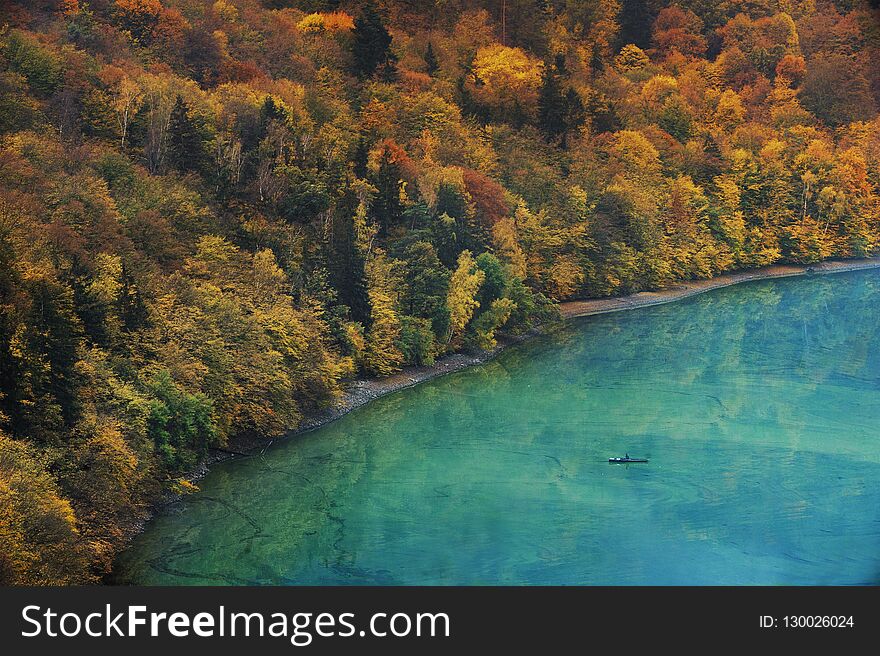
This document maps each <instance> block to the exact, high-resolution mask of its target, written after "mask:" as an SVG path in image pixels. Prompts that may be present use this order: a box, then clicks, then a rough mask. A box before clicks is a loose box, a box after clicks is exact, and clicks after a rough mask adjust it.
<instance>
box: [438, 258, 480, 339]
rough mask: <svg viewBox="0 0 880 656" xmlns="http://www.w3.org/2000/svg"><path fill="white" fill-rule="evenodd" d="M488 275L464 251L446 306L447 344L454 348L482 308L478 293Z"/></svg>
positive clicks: (450, 284) (451, 280)
mask: <svg viewBox="0 0 880 656" xmlns="http://www.w3.org/2000/svg"><path fill="white" fill-rule="evenodd" d="M485 278H486V274H485V273H484V272H483V270H482V269H480V268H479V267H478V266H477V263H476V261H475V260H474V257H473V255H472V254H471V252H470V251H462V252H461V254H460V255H459V256H458V266H457V267H456V269H455V272H454V273H453V274H452V278H450V280H449V293H448V294H447V296H446V304H447V305H448V306H449V337H448V339H447V342H448V343H449V344H450V345H451V346H452V347H453V348H454V347H456V346H457V345H459V343H460V342H461V338H462V336H463V335H464V330H465V328H466V327H467V324H468V322H469V321H470V320H471V317H473V316H474V311H475V310H476V309H477V308H478V307H480V302H479V301H478V300H477V299H476V296H477V292H479V291H480V285H482V284H483V280H484V279H485Z"/></svg>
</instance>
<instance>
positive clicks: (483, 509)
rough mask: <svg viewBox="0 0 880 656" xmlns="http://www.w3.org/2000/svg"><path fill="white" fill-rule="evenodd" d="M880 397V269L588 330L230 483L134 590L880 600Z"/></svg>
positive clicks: (329, 429) (173, 518) (711, 300)
mask: <svg viewBox="0 0 880 656" xmlns="http://www.w3.org/2000/svg"><path fill="white" fill-rule="evenodd" d="M878 392H880V272H878V271H860V272H850V273H840V274H835V275H831V276H810V277H801V278H789V279H783V280H773V281H761V282H752V283H745V284H741V285H737V286H734V287H729V288H725V289H721V290H715V291H712V292H709V293H707V294H703V295H700V296H696V297H692V298H689V299H686V300H683V301H679V302H676V303H671V304H668V305H662V306H655V307H649V308H642V309H638V310H633V311H629V312H623V313H616V314H608V315H600V316H594V317H586V318H583V319H580V320H577V321H574V322H571V323H570V324H568V325H567V326H566V327H565V328H564V329H561V330H559V331H558V332H556V333H554V334H552V335H548V336H543V337H540V338H537V339H534V340H531V341H529V342H528V343H526V344H523V345H521V346H519V347H516V348H513V349H510V350H508V351H506V352H505V353H503V354H501V356H499V357H498V358H497V359H496V360H494V361H492V362H490V363H488V364H486V365H484V366H481V367H477V368H472V369H468V370H466V371H462V372H459V373H456V374H453V375H449V376H445V377H443V378H439V379H436V380H433V381H430V382H427V383H425V384H422V385H419V386H417V387H415V388H411V389H408V390H403V391H401V392H398V393H395V394H393V395H390V396H387V397H384V398H382V399H379V400H377V401H375V402H373V403H371V404H369V405H368V406H365V407H363V408H361V409H359V410H357V411H355V412H352V413H351V414H349V415H347V416H346V417H344V418H342V419H340V420H338V421H336V422H334V423H332V424H329V425H327V426H325V427H322V428H320V429H318V430H315V431H312V432H310V433H307V434H305V435H301V436H298V437H295V438H293V439H290V440H287V441H284V442H282V443H280V444H276V445H275V446H273V447H272V448H271V449H268V450H267V451H265V453H264V454H263V455H260V456H255V457H250V458H246V459H239V460H235V461H231V462H227V463H223V464H219V465H216V466H214V467H213V469H212V471H211V473H210V474H209V475H208V476H207V477H206V478H205V479H204V480H202V481H201V482H200V483H199V485H200V487H201V492H200V493H198V494H195V495H193V496H191V497H189V498H188V499H187V500H186V501H185V502H184V503H182V504H178V505H177V506H176V507H175V508H174V509H173V510H172V511H170V512H167V513H165V514H163V515H161V516H159V517H158V518H157V519H156V520H155V521H153V522H152V523H151V524H150V525H149V527H148V528H147V530H146V531H145V532H144V533H143V534H142V535H141V536H139V537H138V539H137V540H136V541H135V543H134V545H133V546H132V547H131V548H130V549H129V550H128V551H126V552H125V553H123V554H122V556H121V557H120V560H119V563H118V567H117V572H118V580H119V581H120V582H134V583H139V584H227V583H229V584H573V585H582V584H612V585H615V584H661V585H662V584H866V583H874V584H876V583H880V439H878V429H877V427H878V425H880V393H878ZM625 452H629V454H630V455H633V456H635V455H638V456H643V457H647V458H649V459H650V462H649V463H648V464H646V465H610V464H609V463H608V462H607V459H608V457H609V456H616V455H623V453H625Z"/></svg>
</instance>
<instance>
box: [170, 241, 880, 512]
mask: <svg viewBox="0 0 880 656" xmlns="http://www.w3.org/2000/svg"><path fill="white" fill-rule="evenodd" d="M877 268H880V256H876V257H871V258H864V259H857V260H826V261H824V262H819V263H816V264H812V265H806V264H778V265H772V266H768V267H762V268H759V269H746V270H742V271H735V272H733V273H726V274H722V275H720V276H716V277H714V278H706V279H702V280H690V281H686V282H681V283H678V284H676V285H675V286H673V287H669V288H667V289H662V290H658V291H651V292H636V293H634V294H628V295H626V296H614V297H607V298H591V299H583V300H575V301H564V302H562V303H560V304H559V311H560V315H561V320H562V321H567V320H569V319H576V318H578V317H587V316H592V315H596V314H607V313H610V312H623V311H625V310H635V309H637V308H641V307H649V306H652V305H661V304H664V303H671V302H673V301H678V300H681V299H684V298H688V297H690V296H696V295H697V294H703V293H705V292H709V291H712V290H713V289H721V288H723V287H730V286H732V285H737V284H739V283H743V282H749V281H752V280H769V279H773V278H789V277H792V276H802V275H808V274H829V273H842V272H845V271H860V270H863V269H877ZM542 332H544V331H543V329H542V328H541V327H537V328H534V329H532V330H531V331H529V332H526V333H524V334H522V335H517V336H514V337H511V336H506V337H499V338H498V345H497V346H496V347H495V348H494V349H492V350H491V351H484V352H482V353H452V354H449V355H446V356H443V357H442V358H439V359H438V360H437V361H436V362H435V363H434V364H433V365H430V366H427V365H426V366H419V367H406V368H404V369H403V370H401V371H399V372H397V373H395V374H391V375H390V376H385V377H382V378H362V379H357V380H354V381H352V382H350V383H348V385H347V386H346V387H345V389H344V390H343V391H342V393H341V395H340V397H339V399H338V400H337V401H336V402H335V403H334V404H333V405H332V406H329V407H327V408H324V409H322V410H319V411H318V412H315V413H313V414H311V415H310V416H308V417H306V418H305V419H304V420H303V422H302V423H301V424H300V425H299V426H297V427H296V428H292V429H290V430H289V431H287V432H286V433H285V434H284V435H282V436H280V437H277V438H274V439H271V440H268V441H267V440H266V439H265V438H261V437H251V438H239V439H237V440H234V441H233V442H232V443H231V444H230V445H229V448H227V449H216V448H215V449H212V450H211V452H210V453H209V454H208V456H207V457H206V458H205V459H204V460H203V461H202V462H201V463H200V464H199V465H198V467H197V468H196V470H195V471H194V472H192V473H191V474H190V475H188V476H186V477H185V478H186V479H187V480H189V481H191V482H194V481H196V480H198V479H200V478H202V477H203V476H204V475H205V474H206V473H207V471H208V469H209V467H210V465H212V464H214V463H217V462H222V461H224V460H229V459H231V458H237V457H247V456H252V455H254V454H255V453H257V452H259V453H262V452H264V451H265V450H266V449H268V448H270V447H271V446H272V445H273V444H275V442H279V441H283V440H288V439H291V438H293V437H296V436H298V435H301V434H303V433H307V432H309V431H312V430H315V429H316V428H320V427H321V426H324V425H325V424H329V423H330V422H332V421H335V420H337V419H339V418H340V417H344V416H345V415H347V414H348V413H349V412H352V411H353V410H356V409H358V408H360V407H362V406H364V405H366V404H367V403H369V402H370V401H373V400H375V399H378V398H380V397H383V396H385V395H387V394H393V393H394V392H397V391H400V390H403V389H406V388H408V387H414V386H415V385H418V384H419V383H423V382H425V381H428V380H432V379H434V378H439V377H440V376H445V375H447V374H451V373H455V372H457V371H462V370H463V369H467V368H469V367H472V366H474V365H479V364H484V363H486V362H488V361H489V360H492V359H493V358H494V357H496V356H497V355H498V354H499V353H501V352H502V351H503V350H505V349H506V348H508V347H510V346H513V345H514V344H520V343H522V342H524V341H526V340H527V339H529V338H531V337H534V336H535V335H539V334H541V333H542ZM175 500H176V499H171V500H169V501H166V502H164V503H161V504H160V505H166V504H167V503H173V502H174V501H175Z"/></svg>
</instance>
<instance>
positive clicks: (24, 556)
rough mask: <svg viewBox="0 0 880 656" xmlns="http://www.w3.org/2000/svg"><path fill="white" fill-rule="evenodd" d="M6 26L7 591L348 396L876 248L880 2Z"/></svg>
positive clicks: (60, 567) (285, 11) (276, 13)
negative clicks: (468, 354) (652, 299)
mask: <svg viewBox="0 0 880 656" xmlns="http://www.w3.org/2000/svg"><path fill="white" fill-rule="evenodd" d="M0 7H2V9H0V11H2V15H0V583H2V584H17V585H26V584H75V583H90V582H98V581H101V580H102V578H103V577H105V576H106V575H107V574H108V572H109V571H110V569H111V566H112V563H113V559H114V556H115V554H116V553H117V552H118V550H119V549H120V548H121V547H122V546H124V544H125V543H126V541H127V540H128V539H129V538H130V537H131V535H132V534H133V532H135V531H136V530H137V529H138V526H139V525H140V523H141V521H142V520H143V519H144V518H146V517H147V516H148V514H149V512H150V508H151V507H152V505H153V504H154V503H155V502H156V501H157V500H159V499H161V498H163V496H167V495H168V494H175V493H186V492H187V491H188V489H190V488H191V487H192V484H191V483H189V482H188V481H187V478H186V475H187V474H189V473H190V472H192V471H193V469H194V468H195V467H196V466H197V465H198V464H199V462H200V461H201V460H202V459H203V458H204V457H205V455H206V454H207V453H208V452H209V451H210V450H212V449H218V448H222V449H228V448H231V446H232V445H234V444H236V441H237V440H242V439H245V438H250V439H253V438H255V437H259V438H265V439H268V438H272V437H277V436H280V435H282V434H283V433H285V432H286V431H288V430H290V429H292V428H296V427H297V426H299V425H300V424H301V423H302V422H303V420H304V419H305V418H307V417H308V416H309V415H310V413H314V412H315V411H316V410H317V409H320V408H322V407H326V406H327V405H328V404H330V403H332V402H333V400H334V399H335V398H336V397H337V396H338V395H339V393H340V390H342V389H343V388H344V386H345V384H346V381H350V380H352V379H355V378H358V377H365V376H366V377H373V376H384V375H388V374H392V373H394V372H397V371H400V370H401V369H402V368H403V367H406V366H410V365H431V364H433V363H434V362H435V360H437V359H438V358H440V357H441V356H443V355H445V354H449V353H453V352H459V351H483V350H489V349H492V348H493V347H495V345H496V344H497V342H498V340H499V338H500V337H502V336H513V335H518V334H523V333H526V332H528V331H530V330H532V329H534V328H535V327H536V326H538V325H540V324H542V323H547V322H550V321H553V320H554V319H555V318H556V317H557V316H558V310H557V305H558V303H559V302H562V301H566V300H571V299H577V298H588V297H602V296H614V295H623V294H628V293H633V292H636V291H640V290H653V289H662V288H664V287H668V286H669V285H671V284H674V283H675V282H676V281H681V280H687V279H694V278H708V277H712V276H715V275H717V274H719V273H722V272H725V271H731V270H738V269H746V268H754V267H761V266H766V265H770V264H773V263H779V262H793V263H814V262H818V261H820V260H823V259H826V258H856V257H865V256H869V255H872V254H874V253H875V252H876V250H877V249H878V247H880V119H878V118H877V108H878V102H880V67H878V66H877V61H880V20H878V16H880V10H878V8H877V3H876V2H873V1H870V0H721V1H719V2H709V1H707V0H678V1H677V2H675V3H671V2H665V1H664V0H583V1H578V0H434V1H427V2H418V1H416V0H362V1H352V2H345V1H338V0H216V1H214V0H89V1H86V0H33V1H28V2H24V1H21V2H14V1H12V0H5V1H2V2H0ZM291 493H292V494H295V493H296V491H295V490H292V491H291Z"/></svg>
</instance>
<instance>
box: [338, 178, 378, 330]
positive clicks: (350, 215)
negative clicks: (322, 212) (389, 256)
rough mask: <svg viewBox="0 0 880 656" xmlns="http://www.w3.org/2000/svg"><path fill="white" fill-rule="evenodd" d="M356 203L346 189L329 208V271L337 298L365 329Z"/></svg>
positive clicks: (365, 304)
mask: <svg viewBox="0 0 880 656" xmlns="http://www.w3.org/2000/svg"><path fill="white" fill-rule="evenodd" d="M356 205H357V203H356V199H355V198H354V196H353V194H352V192H351V191H350V190H347V191H346V192H345V194H344V196H343V199H342V201H341V202H340V203H339V204H338V205H337V207H336V209H335V210H334V211H333V217H332V220H331V226H330V242H329V261H330V271H331V274H332V282H333V287H334V288H335V289H336V292H337V293H338V295H339V302H340V303H342V304H343V305H345V306H347V307H348V309H349V312H350V313H351V318H352V320H354V321H357V322H359V323H360V324H361V325H363V326H364V327H365V328H367V329H369V327H370V323H371V316H372V314H371V310H370V297H369V294H368V291H367V282H366V273H365V269H364V266H365V263H364V257H363V255H362V254H361V252H360V249H359V247H358V243H357V233H356V231H355V226H354V215H355V208H356Z"/></svg>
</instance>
